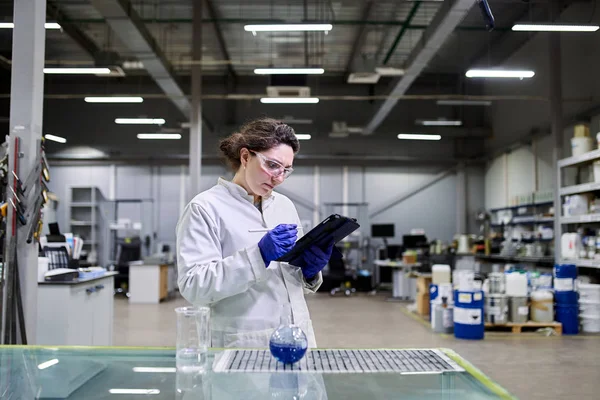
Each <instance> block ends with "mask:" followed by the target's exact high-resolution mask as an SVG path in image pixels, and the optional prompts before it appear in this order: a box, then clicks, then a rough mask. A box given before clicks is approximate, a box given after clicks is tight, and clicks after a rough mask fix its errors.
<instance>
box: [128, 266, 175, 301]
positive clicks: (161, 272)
mask: <svg viewBox="0 0 600 400" xmlns="http://www.w3.org/2000/svg"><path fill="white" fill-rule="evenodd" d="M176 282H177V271H176V268H175V265H174V264H131V265H129V302H130V303H146V304H156V303H160V301H161V300H164V299H166V298H167V297H168V296H169V294H171V293H173V292H174V291H175V287H176V286H177V283H176Z"/></svg>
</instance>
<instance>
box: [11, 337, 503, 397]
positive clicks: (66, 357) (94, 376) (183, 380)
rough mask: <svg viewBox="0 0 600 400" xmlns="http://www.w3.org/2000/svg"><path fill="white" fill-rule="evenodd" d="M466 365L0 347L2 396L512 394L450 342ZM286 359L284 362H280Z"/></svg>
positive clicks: (151, 350) (171, 351) (216, 352)
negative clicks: (324, 367) (244, 360)
mask: <svg viewBox="0 0 600 400" xmlns="http://www.w3.org/2000/svg"><path fill="white" fill-rule="evenodd" d="M438 350H440V351H442V352H443V353H444V354H445V355H447V356H448V357H449V358H451V359H452V360H453V361H454V362H456V364H457V365H459V366H460V367H462V369H464V371H463V372H443V373H436V374H432V373H426V374H423V373H414V374H399V373H394V372H376V373H326V372H322V373H316V372H306V371H303V372H295V371H293V372H289V371H288V372H228V373H227V372H214V371H213V369H212V366H213V362H214V361H215V359H217V360H218V359H219V357H221V356H222V355H223V354H224V352H223V351H222V350H216V349H215V350H210V352H209V355H208V361H207V365H208V366H209V367H208V368H206V371H203V372H202V371H201V372H198V371H197V370H195V369H191V370H190V369H188V368H178V367H177V364H176V359H175V349H173V348H125V347H122V348H120V347H36V346H0V398H1V399H3V400H4V399H7V400H8V399H10V400H12V399H36V398H39V399H86V400H94V399H106V398H111V399H119V400H121V399H123V400H125V399H140V398H151V399H196V400H204V399H265V398H277V399H391V398H402V399H444V400H446V399H447V400H450V399H452V400H454V399H456V400H471V399H472V400H475V399H477V400H479V399H513V398H514V397H512V396H511V395H510V394H509V393H508V392H507V391H505V390H504V389H503V388H502V387H500V386H499V385H497V384H495V383H494V382H493V381H491V380H490V379H489V378H488V377H486V376H485V375H484V374H483V373H481V371H479V370H477V369H476V368H475V367H473V366H472V365H471V364H469V363H468V362H467V361H466V360H464V359H462V358H461V357H460V356H458V355H457V354H456V353H454V352H452V351H451V350H448V349H438ZM282 365H283V364H282Z"/></svg>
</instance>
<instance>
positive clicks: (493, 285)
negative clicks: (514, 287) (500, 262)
mask: <svg viewBox="0 0 600 400" xmlns="http://www.w3.org/2000/svg"><path fill="white" fill-rule="evenodd" d="M488 292H489V294H504V274H503V273H502V272H491V273H490V274H489V275H488Z"/></svg>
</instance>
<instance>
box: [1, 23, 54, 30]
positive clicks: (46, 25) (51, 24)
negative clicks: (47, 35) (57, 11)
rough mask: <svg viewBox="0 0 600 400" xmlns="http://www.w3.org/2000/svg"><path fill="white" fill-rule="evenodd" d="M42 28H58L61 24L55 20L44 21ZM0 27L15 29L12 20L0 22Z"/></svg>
mask: <svg viewBox="0 0 600 400" xmlns="http://www.w3.org/2000/svg"><path fill="white" fill-rule="evenodd" d="M44 28H46V29H60V28H61V26H60V25H59V24H58V23H56V22H46V23H44ZM0 29H15V24H14V23H13V22H0Z"/></svg>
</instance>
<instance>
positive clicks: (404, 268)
mask: <svg viewBox="0 0 600 400" xmlns="http://www.w3.org/2000/svg"><path fill="white" fill-rule="evenodd" d="M375 265H376V266H377V267H386V268H393V269H394V272H392V282H393V286H392V297H391V298H390V299H388V300H390V301H403V300H414V294H415V293H416V281H414V280H411V279H410V278H408V277H407V276H406V274H407V273H408V272H410V271H411V269H412V268H416V267H420V266H421V264H420V263H416V264H404V263H403V262H401V261H391V260H375Z"/></svg>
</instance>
